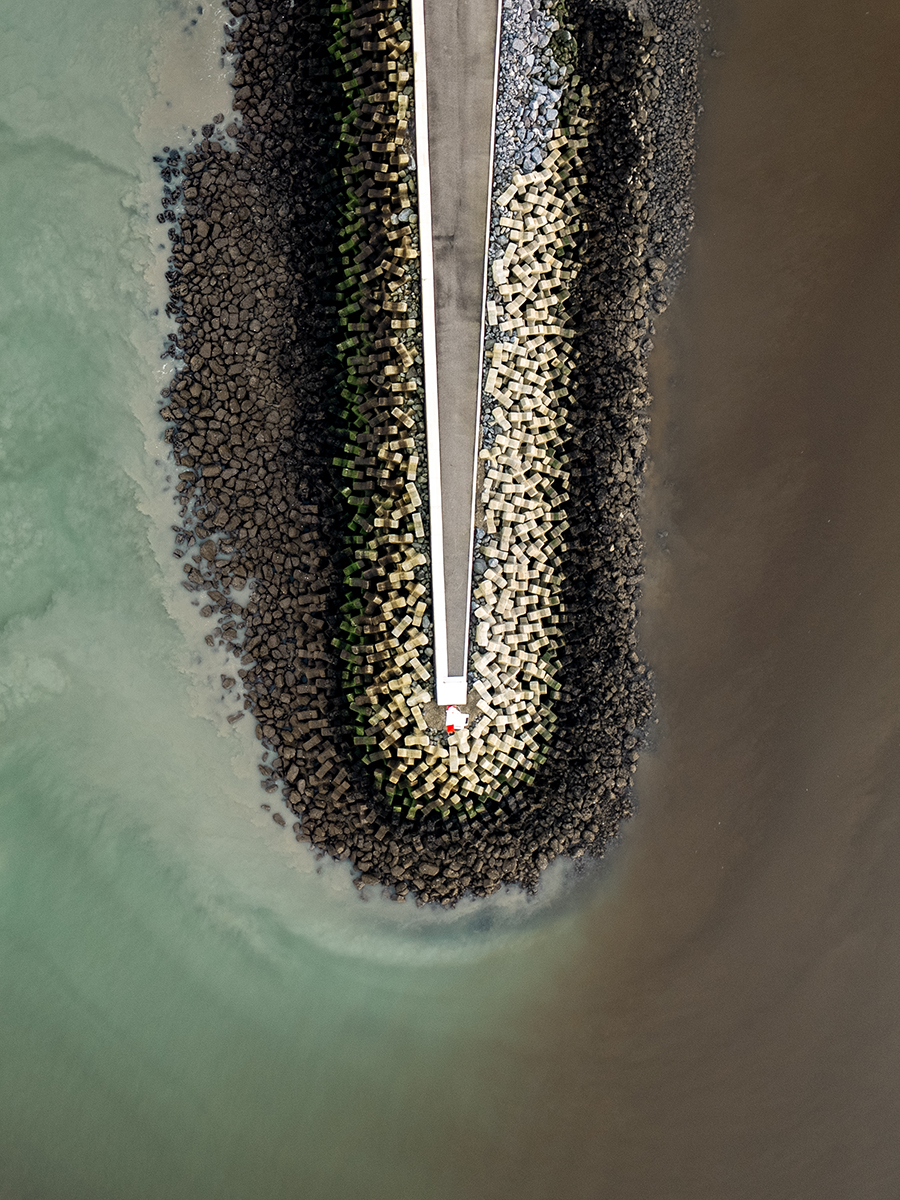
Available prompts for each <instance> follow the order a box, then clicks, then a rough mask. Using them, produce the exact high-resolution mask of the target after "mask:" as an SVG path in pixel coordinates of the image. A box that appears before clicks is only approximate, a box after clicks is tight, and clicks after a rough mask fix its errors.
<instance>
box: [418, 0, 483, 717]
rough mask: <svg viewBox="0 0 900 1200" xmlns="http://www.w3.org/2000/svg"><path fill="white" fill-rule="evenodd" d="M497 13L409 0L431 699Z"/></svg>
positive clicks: (449, 541)
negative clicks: (431, 592)
mask: <svg viewBox="0 0 900 1200" xmlns="http://www.w3.org/2000/svg"><path fill="white" fill-rule="evenodd" d="M499 21H500V4H499V0H413V39H414V45H413V48H414V52H415V55H416V58H415V82H416V150H417V165H418V168H419V210H420V211H419V220H420V233H421V246H422V293H423V294H422V318H423V343H424V344H423V351H424V353H423V357H424V360H425V372H424V374H425V405H426V420H427V424H428V430H427V432H428V466H429V482H430V488H431V495H430V497H429V499H430V512H431V526H432V583H433V590H434V596H433V600H434V621H435V682H436V692H437V696H436V698H437V702H438V704H461V703H465V700H466V670H467V656H468V638H469V615H470V614H469V605H470V595H471V578H472V545H473V532H474V530H473V525H474V515H475V471H476V464H477V452H478V425H479V418H480V400H481V363H482V355H483V338H484V295H485V280H486V268H487V238H488V208H489V200H490V190H491V175H492V168H493V143H494V114H495V101H496V87H497V49H498V41H499ZM423 45H424V60H425V61H424V64H423V61H422V59H423V54H422V47H423ZM423 66H424V70H423Z"/></svg>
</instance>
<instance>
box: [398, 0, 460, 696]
mask: <svg viewBox="0 0 900 1200" xmlns="http://www.w3.org/2000/svg"><path fill="white" fill-rule="evenodd" d="M411 7H412V40H413V94H414V97H415V103H416V110H415V117H416V177H417V181H418V187H419V270H420V278H421V289H422V291H421V305H422V360H423V363H424V370H423V374H424V385H425V436H426V442H427V447H428V512H429V519H430V521H431V608H432V623H433V628H434V682H435V693H436V695H435V699H436V701H437V703H438V704H452V703H454V701H452V700H447V699H446V698H445V694H446V690H447V682H448V677H447V666H448V662H447V594H446V590H445V584H444V507H443V503H442V498H441V442H440V425H439V422H438V381H437V329H436V325H435V312H434V229H433V225H432V220H431V156H430V154H429V149H428V77H427V73H426V70H427V69H426V53H425V0H411ZM456 703H458V701H457V702H456ZM463 703H465V700H463Z"/></svg>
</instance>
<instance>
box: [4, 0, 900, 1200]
mask: <svg viewBox="0 0 900 1200" xmlns="http://www.w3.org/2000/svg"><path fill="white" fill-rule="evenodd" d="M196 9H197V6H196V5H191V6H188V5H173V4H169V3H164V2H163V0H157V2H154V3H150V4H148V3H147V2H146V0H118V2H117V3H116V4H112V3H111V2H110V0H80V2H79V4H78V5H77V6H73V5H70V4H64V3H62V2H61V0H41V3H40V4H37V5H29V6H25V5H13V4H12V3H9V2H6V3H4V4H3V6H2V11H3V17H4V20H3V27H4V30H5V38H4V43H3V47H2V51H0V55H2V57H0V80H2V84H0V88H2V93H3V97H4V104H3V108H2V112H3V117H2V124H0V140H2V147H3V160H4V166H5V170H4V172H3V174H2V176H0V211H2V213H3V217H4V230H5V234H6V235H5V237H4V239H3V240H2V241H0V276H2V279H3V282H4V287H3V289H2V291H0V362H2V375H0V378H2V380H3V389H2V396H3V400H2V405H0V464H2V475H0V579H2V580H3V582H4V586H3V587H0V1195H2V1196H3V1197H9V1198H10V1200H22V1198H24V1197H35V1198H39V1200H53V1198H56V1197H62V1196H65V1197H67V1198H68V1197H82V1196H83V1197H85V1198H87V1197H90V1198H91V1200H96V1198H98V1197H100V1198H102V1197H110V1200H113V1198H114V1200H121V1198H122V1197H129V1198H130V1197H148V1198H151V1197H152V1198H154V1200H156V1198H162V1197H166V1198H167V1200H168V1198H170V1197H180V1196H185V1197H188V1196H190V1197H192V1198H193V1197H205V1196H210V1197H213V1196H215V1197H217V1198H218V1197H226V1198H227V1197H235V1198H243V1197H249V1196H251V1195H252V1196H255V1195H267V1196H279V1197H281V1196H285V1197H288V1196H298V1197H299V1196H302V1197H304V1198H307V1197H323V1198H329V1200H330V1198H331V1197H339V1196H340V1197H343V1196H345V1195H347V1194H348V1192H349V1190H350V1189H360V1190H363V1189H364V1191H365V1194H366V1195H368V1196H371V1197H375V1198H378V1197H388V1196H394V1195H402V1194H406V1195H411V1196H416V1197H423V1198H424V1197H438V1198H442V1197H448V1198H454V1200H455V1198H457V1197H463V1196H466V1197H470V1196H473V1197H481V1196H484V1197H491V1198H494V1197H510V1200H512V1198H513V1197H516V1198H532V1197H533V1198H534V1200H540V1198H543V1197H545V1196H550V1195H565V1196H571V1197H585V1198H593V1197H600V1196H604V1197H605V1196H609V1197H616V1198H617V1200H618V1198H621V1197H632V1196H634V1197H636V1198H637V1197H646V1196H660V1197H675V1198H681V1197H685V1198H687V1197H692V1198H696V1197H704V1198H705V1197H709V1200H721V1198H723V1197H726V1198H728V1200H731V1198H732V1197H735V1198H737V1197H747V1198H748V1200H750V1198H751V1197H752V1198H756V1197H759V1196H761V1195H765V1196H767V1197H776V1198H781V1197H784V1200H798V1198H803V1197H807V1196H809V1197H816V1198H817V1200H818V1198H822V1197H826V1198H827V1197H830V1196H834V1197H835V1198H838V1197H841V1198H843V1197H846V1196H848V1195H860V1196H865V1197H867V1198H869V1197H879V1198H880V1197H882V1196H883V1197H885V1198H887V1197H894V1196H895V1195H896V1194H897V1192H898V1185H900V1163H898V1156H897V1153H896V1150H895V1148H894V1141H895V1137H894V1131H895V1128H896V1124H897V1116H898V1083H897V1080H898V1079H900V1070H898V1068H900V1063H898V1038H897V1032H896V1031H897V1021H896V1012H897V1009H898V1000H900V979H898V959H897V954H896V944H897V933H898V916H900V912H898V904H897V898H896V897H897V889H896V885H895V870H894V863H895V862H896V859H897V853H898V850H900V828H898V826H900V820H898V816H897V812H898V809H897V804H896V800H897V795H898V791H900V786H898V785H900V769H898V768H900V762H898V757H900V756H898V737H897V734H898V728H897V726H898V721H897V712H898V703H897V702H898V698H900V697H898V691H900V687H898V684H900V663H898V654H900V650H898V647H900V638H898V632H900V630H898V628H897V626H898V617H897V611H898V609H897V604H896V601H895V597H896V595H897V591H898V588H897V585H898V583H900V579H898V574H900V566H898V557H897V555H896V553H895V552H894V547H895V546H896V544H897V540H898V539H897V534H898V529H897V525H898V506H897V504H896V501H895V498H894V494H893V493H894V487H893V480H894V463H895V459H896V452H897V445H898V433H900V428H898V425H900V409H898V406H897V404H896V401H895V394H896V379H897V378H898V377H900V372H898V362H897V358H898V349H897V316H898V312H897V308H898V290H897V279H898V270H900V244H898V226H897V216H898V211H897V209H898V196H900V190H898V183H900V179H898V174H900V171H898V165H897V157H896V153H895V149H896V145H897V140H898V137H897V135H898V133H900V129H898V125H900V100H898V97H897V94H896V88H895V80H896V65H897V60H898V57H900V18H898V14H897V11H896V7H895V6H894V5H893V4H892V3H890V2H889V0H869V2H868V3H867V4H866V5H865V6H863V5H862V4H858V5H857V4H849V5H848V4H846V3H842V4H840V5H838V4H836V3H826V4H821V3H819V4H816V5H813V4H812V3H811V0H803V2H802V3H798V4H795V5H792V6H783V5H781V4H779V3H777V2H776V0H734V2H732V3H730V4H725V3H724V0H723V2H722V3H721V5H720V6H718V7H717V8H716V10H715V11H714V12H713V14H712V18H713V32H712V34H711V40H710V46H711V47H716V48H719V49H721V50H723V51H724V57H722V58H716V59H710V60H709V61H708V63H707V68H706V70H707V79H706V85H705V98H704V103H705V107H706V112H705V114H704V116H703V119H702V123H701V142H700V156H699V166H698V190H697V198H696V199H697V214H698V224H697V229H696V233H695V236H694V241H693V246H692V250H691V254H690V257H689V260H688V264H687V268H688V269H687V273H686V277H685V281H684V284H683V286H682V289H681V291H680V292H679V294H678V295H677V297H676V300H675V302H674V303H673V306H672V308H671V309H670V312H669V313H668V314H667V316H666V318H665V321H664V322H663V327H662V328H661V330H660V335H659V336H658V337H657V339H656V340H657V343H658V349H657V352H656V355H655V362H654V369H655V377H656V378H655V383H654V386H655V391H656V395H657V402H656V408H655V418H654V420H655V424H654V435H653V436H654V444H653V455H654V468H653V472H652V478H651V487H650V491H649V493H648V507H647V516H646V534H647V540H648V543H650V545H651V547H655V548H654V549H652V550H651V555H650V563H649V566H650V576H649V580H648V589H647V596H646V601H645V614H644V621H643V626H642V636H643V641H644V647H645V649H646V652H647V653H648V655H649V656H650V657H651V659H652V661H653V663H654V665H655V667H656V668H657V673H658V682H659V689H660V704H659V710H658V711H659V716H660V726H659V730H660V739H659V747H658V750H657V751H656V752H655V753H654V754H653V755H651V756H648V757H647V758H646V759H645V760H644V762H643V763H642V766H641V769H640V772H639V784H640V794H641V804H640V809H639V813H638V816H637V818H636V819H635V820H634V821H632V822H631V823H630V825H629V826H628V828H627V831H626V832H625V835H624V838H623V844H622V846H621V847H619V849H618V850H617V851H616V853H615V854H614V855H613V856H612V857H611V859H610V862H609V864H608V866H607V867H606V869H605V870H604V871H602V872H600V873H598V874H597V876H596V877H593V878H591V879H589V880H587V881H585V882H583V883H582V884H581V886H580V889H575V890H573V889H571V888H570V887H569V886H568V885H567V883H566V880H565V878H564V873H563V872H559V871H558V872H557V873H556V875H555V876H554V877H552V878H551V880H550V881H549V885H548V887H547V888H546V891H545V894H544V895H543V896H542V897H541V898H540V899H539V900H538V902H537V903H536V904H532V905H530V906H527V905H525V904H524V903H523V901H522V899H521V897H519V896H517V895H516V894H514V893H513V894H510V895H500V896H497V897H492V898H491V900H490V901H489V902H488V903H486V904H483V905H479V906H476V905H461V906H460V908H459V909H458V910H457V911H456V913H454V914H450V915H449V918H448V914H444V913H443V912H439V913H434V914H432V913H427V914H426V913H423V912H420V911H418V910H416V909H415V908H413V907H412V906H411V905H405V906H404V905H391V904H389V903H388V902H386V901H382V900H380V898H373V899H372V900H371V901H370V902H369V903H368V904H365V903H363V902H361V901H360V900H359V899H358V897H357V895H356V893H355V891H354V890H353V889H352V887H350V886H349V884H348V876H347V868H346V866H343V867H334V866H331V865H330V864H329V865H327V866H326V863H325V862H320V861H317V860H316V859H315V858H314V857H313V856H312V855H311V854H308V853H307V852H305V851H300V850H298V848H297V847H296V845H295V843H294V842H293V840H292V839H290V835H288V834H285V833H283V832H281V831H280V830H278V829H277V827H276V826H275V825H274V824H273V823H272V821H271V819H270V817H269V816H268V815H267V814H266V813H264V812H263V811H262V810H261V809H260V807H259V805H260V802H261V801H262V800H263V799H265V796H264V793H263V792H261V791H260V789H259V783H258V779H259V776H258V773H257V770H256V764H257V758H256V754H257V743H256V741H255V739H254V738H253V735H252V730H251V729H250V728H249V724H250V723H249V721H243V722H239V723H238V725H237V726H234V727H232V726H229V725H228V723H227V722H226V720H225V713H226V707H225V706H224V705H223V704H222V703H220V701H219V692H218V690H217V688H216V687H214V686H213V684H215V682H216V681H217V680H218V675H219V673H220V671H221V669H222V666H223V663H224V660H219V659H216V658H215V657H214V656H213V655H212V654H210V655H209V656H205V655H201V654H200V652H199V648H200V647H201V646H202V639H201V622H200V619H199V618H198V616H197V614H196V609H195V608H192V606H191V598H190V596H189V595H188V594H187V593H186V592H184V591H183V590H182V589H180V588H179V587H178V582H177V581H178V573H179V572H178V566H177V564H176V563H175V562H174V560H172V559H171V558H170V555H169V551H170V543H169V541H168V538H167V535H166V532H165V531H166V528H167V526H168V524H169V523H171V517H170V513H171V512H173V511H174V510H172V509H171V508H170V503H169V499H168V495H167V492H166V481H165V475H166V468H165V466H164V465H162V459H163V456H162V455H161V453H160V450H161V449H162V447H161V445H158V437H159V433H160V427H159V426H158V425H157V424H156V423H155V420H154V417H153V413H154V408H155V397H156V393H157V392H158V389H159V386H160V383H161V381H162V379H163V378H164V377H165V371H164V364H163V363H162V362H161V361H160V359H159V357H158V355H159V346H160V342H161V338H162V333H163V330H164V328H165V326H164V323H163V320H162V318H160V316H159V315H158V314H156V315H154V310H156V309H158V308H159V306H160V304H161V302H162V292H161V290H160V284H161V269H162V265H163V261H164V260H163V257H161V256H160V255H159V254H158V252H157V249H156V248H157V247H158V246H159V244H160V243H159V237H158V235H159V231H160V229H161V228H162V227H161V226H159V225H157V224H156V222H155V221H154V220H153V205H154V204H155V202H156V196H157V195H158V192H157V184H156V181H155V180H154V178H153V174H152V171H151V166H152V164H151V162H150V156H151V154H152V153H153V152H154V151H155V150H157V149H158V148H159V146H160V145H161V144H172V143H173V142H174V140H175V138H176V136H177V135H178V131H179V129H180V127H181V126H182V125H183V124H185V123H187V124H188V125H189V126H190V125H191V122H195V123H198V122H201V121H203V120H206V119H208V118H209V117H210V116H211V115H212V114H213V113H214V112H216V111H222V110H224V108H225V105H226V104H227V92H226V90H225V87H224V81H223V74H222V71H221V70H220V68H219V65H218V64H219V58H218V45H219V39H218V36H215V27H216V24H221V17H220V16H217V10H216V8H215V6H213V7H212V8H210V7H209V6H204V13H203V14H198V13H197V12H196ZM195 18H196V19H197V20H198V25H196V26H191V25H190V21H191V20H192V19H195ZM186 76H187V77H188V78H191V79H194V80H200V81H201V84H202V86H201V87H200V88H199V89H198V90H196V91H195V90H194V88H187V87H185V85H184V82H183V80H184V78H185V77H186ZM195 86H196V85H195ZM195 97H196V105H197V107H198V109H199V111H197V112H196V114H193V113H192V112H191V109H192V107H193V104H194V102H195V100H194V98H195ZM157 460H159V465H157ZM657 531H659V532H665V534H666V536H665V537H657ZM204 631H205V630H204ZM320 869H321V874H319V873H318V871H319V870H320Z"/></svg>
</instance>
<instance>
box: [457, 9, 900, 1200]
mask: <svg viewBox="0 0 900 1200" xmlns="http://www.w3.org/2000/svg"><path fill="white" fill-rule="evenodd" d="M708 15H709V16H710V18H711V20H712V32H711V34H710V37H709V39H708V49H717V50H721V51H723V56H722V57H715V58H713V57H707V58H706V60H705V67H704V76H705V83H704V104H705V113H704V114H703V116H702V118H701V126H700V143H699V158H698V177H697V190H696V209H697V225H696V231H695V234H694V237H693V242H692V249H691V252H690V257H689V261H688V264H687V265H688V270H687V274H686V277H685V280H684V283H683V286H682V288H681V290H680V292H679V293H678V294H677V296H676V299H675V301H674V303H673V304H672V306H671V308H670V310H669V312H668V314H667V315H666V317H665V320H664V321H663V322H662V323H661V328H660V330H659V336H658V337H657V339H656V340H657V345H658V350H657V352H656V354H655V361H654V369H655V384H654V388H655V395H656V397H657V402H656V408H655V424H654V435H653V437H654V441H653V447H652V451H653V457H654V468H653V471H652V477H651V481H650V488H649V494H648V511H647V515H646V526H645V528H646V535H647V541H648V544H649V547H650V567H651V576H650V580H649V586H648V588H647V593H646V597H645V609H646V611H645V616H644V621H643V644H644V648H645V651H646V653H647V655H648V656H649V657H650V659H651V660H652V662H653V664H654V666H655V667H656V668H657V674H658V685H659V716H660V726H659V729H660V739H659V748H658V751H657V752H656V753H654V754H653V755H651V756H648V757H646V758H645V760H644V762H643V763H642V766H641V769H640V775H639V788H640V794H641V796H642V803H641V808H640V811H639V814H638V816H637V818H636V819H635V820H634V821H633V822H632V823H631V827H630V828H629V829H628V831H627V834H626V845H625V847H624V849H623V852H622V853H620V855H619V857H618V859H617V861H616V862H615V864H614V867H613V879H612V880H611V881H610V883H609V885H608V888H609V891H610V892H611V894H609V893H608V894H607V895H606V896H605V898H604V899H603V901H602V903H598V904H597V905H596V906H595V907H594V908H593V910H591V911H589V912H587V913H586V914H585V915H584V917H583V920H582V923H581V928H580V938H581V941H580V945H579V947H578V948H577V959H576V961H575V962H574V963H573V964H572V965H571V968H570V969H568V970H566V971H565V972H563V973H562V974H558V975H557V976H556V978H555V979H554V980H553V981H552V984H549V983H548V989H547V994H546V995H543V996H541V997H539V998H537V999H536V1000H535V1003H534V1005H533V1008H532V1011H531V1015H530V1020H529V1022H528V1023H526V1024H525V1025H524V1026H520V1025H518V1024H517V1026H516V1028H515V1029H512V1028H511V1029H510V1033H509V1039H508V1044H506V1045H504V1046H503V1047H499V1048H495V1049H494V1050H493V1051H492V1053H491V1054H490V1055H485V1054H484V1049H483V1047H478V1052H477V1053H476V1054H474V1055H473V1062H472V1070H473V1071H474V1072H476V1073H477V1075H478V1078H479V1081H480V1083H479V1086H480V1089H481V1090H482V1093H483V1095H482V1099H483V1104H484V1107H483V1110H481V1111H479V1112H478V1113H477V1114H475V1113H473V1120H472V1125H471V1126H470V1127H468V1128H466V1130H465V1133H464V1137H465V1140H466V1143H467V1144H468V1145H469V1146H477V1147H479V1150H478V1152H477V1153H475V1152H470V1153H469V1154H468V1155H467V1156H466V1158H467V1161H466V1162H464V1163H462V1164H460V1163H456V1164H455V1165H452V1166H449V1167H448V1168H447V1169H448V1171H449V1177H452V1179H453V1181H454V1182H453V1184H452V1187H451V1191H452V1194H454V1195H456V1194H463V1193H464V1192H465V1193H466V1194H469V1195H473V1196H485V1197H487V1196H491V1197H516V1198H517V1200H526V1198H528V1200H531V1198H534V1200H538V1198H543V1197H550V1196H565V1197H613V1198H615V1200H623V1198H632V1197H634V1198H635V1200H637V1198H648V1200H649V1198H654V1200H662V1198H664V1197H665V1198H669V1197H671V1198H673V1200H674V1198H678V1200H681V1198H685V1200H687V1198H688V1197H690V1198H692V1200H696V1198H700V1197H702V1198H704V1200H705V1198H709V1200H714V1198H715V1200H726V1198H727V1200H736V1198H738V1197H741V1198H744V1197H746V1198H748V1200H750V1198H753V1200H757V1198H760V1197H766V1198H767V1200H774V1198H778V1200H781V1198H784V1200H801V1198H805V1197H810V1198H812V1197H815V1198H816V1200H823V1198H826V1197H834V1198H835V1200H838V1198H840V1200H844V1198H847V1197H851V1196H853V1197H865V1198H866V1200H873V1198H876V1197H877V1198H881V1197H885V1198H888V1197H891V1198H894V1197H896V1196H898V1195H900V1148H898V1143H897V1126H898V1120H900V883H898V877H900V602H898V600H900V501H898V497H897V480H898V474H900V470H898V468H900V462H898V460H900V403H898V399H900V397H898V392H900V337H898V334H900V321H898V318H900V224H898V218H900V154H898V146H900V88H898V80H900V77H898V64H900V6H898V5H897V3H896V0H865V2H863V0H858V2H852V3H847V2H841V3H836V2H834V0H828V2H825V3H823V2H821V0H818V2H815V3H814V2H812V0H802V2H800V3H794V4H785V3H784V0H731V2H726V0H722V2H721V3H719V4H716V5H715V6H714V7H713V9H712V10H711V11H710V12H709V14H708ZM657 531H660V533H662V532H665V534H666V536H664V537H663V536H659V537H658V536H657ZM501 1080H502V1082H500V1081H501ZM488 1113H490V1117H489V1119H486V1118H487V1114H488ZM482 1122H484V1123H483V1124H482ZM476 1172H477V1174H476ZM449 1177H448V1178H449ZM448 1186H449V1185H448ZM448 1194H451V1193H450V1191H448Z"/></svg>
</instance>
